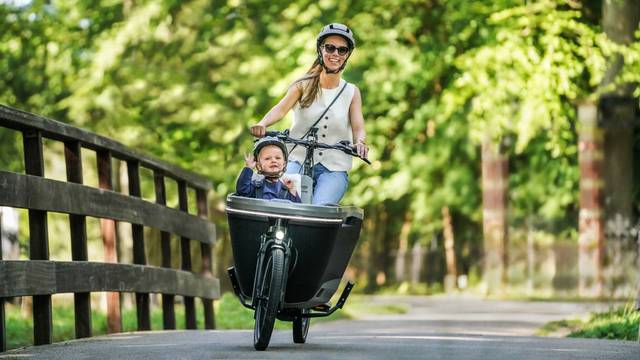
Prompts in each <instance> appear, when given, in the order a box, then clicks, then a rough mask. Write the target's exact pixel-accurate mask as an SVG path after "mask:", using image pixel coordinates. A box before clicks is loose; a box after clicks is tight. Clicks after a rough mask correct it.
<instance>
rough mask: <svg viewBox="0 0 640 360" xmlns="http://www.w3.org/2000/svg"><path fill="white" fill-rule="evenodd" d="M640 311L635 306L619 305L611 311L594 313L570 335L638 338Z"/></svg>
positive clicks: (601, 337)
mask: <svg viewBox="0 0 640 360" xmlns="http://www.w3.org/2000/svg"><path fill="white" fill-rule="evenodd" d="M638 325H640V312H639V311H638V310H636V309H634V307H633V306H631V305H627V306H624V307H619V308H617V309H615V310H613V311H610V312H604V313H595V314H592V315H591V317H590V318H589V320H588V321H587V322H585V323H584V324H582V326H581V327H580V329H578V330H576V331H573V332H572V333H571V334H569V336H570V337H582V338H599V339H618V340H638Z"/></svg>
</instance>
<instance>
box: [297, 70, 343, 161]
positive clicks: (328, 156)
mask: <svg viewBox="0 0 640 360" xmlns="http://www.w3.org/2000/svg"><path fill="white" fill-rule="evenodd" d="M345 83H346V81H345V80H343V79H340V84H339V85H338V86H337V87H336V88H334V89H322V88H321V89H320V92H319V93H318V97H317V98H316V99H315V100H314V101H313V103H312V104H311V106H309V107H307V108H302V107H301V106H300V103H296V105H295V106H294V107H293V124H292V126H291V129H290V135H291V137H293V138H300V137H302V136H303V135H304V134H305V133H306V132H307V130H309V128H310V127H311V125H313V123H314V122H315V121H316V120H318V117H319V116H320V114H322V112H323V111H324V110H325V109H326V108H327V106H329V104H331V101H333V99H334V98H335V97H336V95H338V93H339V92H340V90H341V89H342V87H343V86H344V84H345ZM354 91H355V86H354V85H353V84H350V83H347V87H346V88H345V89H344V91H343V92H342V94H340V96H339V97H338V99H337V100H336V102H335V103H333V105H331V108H330V109H329V111H327V113H326V114H324V115H323V116H322V119H321V120H320V121H319V122H318V124H317V125H316V127H317V128H318V142H322V143H326V144H335V143H337V142H339V141H342V140H347V141H349V142H350V143H353V132H352V131H351V121H350V119H349V107H350V106H351V100H352V99H353V94H354ZM288 147H289V152H290V154H289V160H295V161H298V162H299V163H300V164H302V163H304V157H305V154H306V149H305V148H304V147H303V146H296V148H295V150H294V151H293V152H291V148H293V145H288ZM313 162H314V163H315V164H322V165H324V166H325V167H326V168H327V169H329V170H331V171H349V170H351V162H352V158H351V155H347V154H345V153H343V152H342V151H339V150H327V149H316V151H315V152H314V155H313Z"/></svg>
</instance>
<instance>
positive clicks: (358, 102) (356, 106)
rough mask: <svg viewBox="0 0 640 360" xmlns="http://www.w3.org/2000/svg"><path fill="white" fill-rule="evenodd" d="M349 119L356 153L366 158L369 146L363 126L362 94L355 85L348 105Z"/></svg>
mask: <svg viewBox="0 0 640 360" xmlns="http://www.w3.org/2000/svg"><path fill="white" fill-rule="evenodd" d="M349 119H350V121H351V131H352V133H353V142H354V143H355V145H356V151H357V153H358V155H360V156H361V157H363V158H365V159H366V158H367V154H368V152H369V148H368V147H367V143H366V139H367V131H366V130H365V128H364V117H362V96H361V95H360V89H358V87H357V86H356V89H355V91H354V93H353V99H351V106H350V107H349Z"/></svg>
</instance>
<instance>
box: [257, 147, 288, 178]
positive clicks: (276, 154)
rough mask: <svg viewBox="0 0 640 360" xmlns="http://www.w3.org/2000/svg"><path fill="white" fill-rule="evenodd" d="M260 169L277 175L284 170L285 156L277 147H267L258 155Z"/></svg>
mask: <svg viewBox="0 0 640 360" xmlns="http://www.w3.org/2000/svg"><path fill="white" fill-rule="evenodd" d="M258 169H259V170H261V171H266V172H270V173H277V172H280V171H282V169H284V154H283V153H282V149H280V148H279V147H277V146H275V145H267V146H265V147H264V148H262V149H261V150H260V153H259V154H258Z"/></svg>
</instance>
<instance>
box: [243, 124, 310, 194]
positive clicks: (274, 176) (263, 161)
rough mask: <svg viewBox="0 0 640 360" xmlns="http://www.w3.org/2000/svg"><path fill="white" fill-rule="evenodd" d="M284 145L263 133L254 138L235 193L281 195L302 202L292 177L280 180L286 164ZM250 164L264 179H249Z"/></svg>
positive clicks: (251, 172) (250, 176) (286, 153)
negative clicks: (262, 135)
mask: <svg viewBox="0 0 640 360" xmlns="http://www.w3.org/2000/svg"><path fill="white" fill-rule="evenodd" d="M287 155H288V152H287V147H286V146H285V145H284V143H283V142H282V141H280V140H279V139H278V138H275V137H271V136H266V137H263V138H260V139H258V140H257V141H256V143H255V144H254V146H253V155H250V154H247V155H245V157H244V161H245V164H246V167H245V168H244V169H242V171H241V172H240V176H238V181H237V182H236V194H237V195H240V196H246V197H252V198H258V199H267V200H271V199H284V200H289V201H292V202H296V203H299V202H301V200H300V196H299V195H298V194H297V191H296V188H295V186H294V184H293V181H291V180H290V179H286V180H281V179H280V177H281V176H282V175H283V174H284V171H285V169H286V164H287ZM253 168H256V169H257V170H258V173H259V174H262V175H264V179H263V180H252V177H253Z"/></svg>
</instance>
